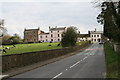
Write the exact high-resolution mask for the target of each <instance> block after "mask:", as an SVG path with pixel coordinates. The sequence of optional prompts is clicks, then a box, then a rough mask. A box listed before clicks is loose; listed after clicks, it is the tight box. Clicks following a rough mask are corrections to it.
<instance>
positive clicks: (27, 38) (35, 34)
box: [24, 28, 41, 42]
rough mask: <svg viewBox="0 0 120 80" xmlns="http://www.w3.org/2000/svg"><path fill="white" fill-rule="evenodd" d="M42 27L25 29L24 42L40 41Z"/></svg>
mask: <svg viewBox="0 0 120 80" xmlns="http://www.w3.org/2000/svg"><path fill="white" fill-rule="evenodd" d="M40 33H41V31H40V29H39V28H38V29H25V30H24V42H38V41H39V35H40Z"/></svg>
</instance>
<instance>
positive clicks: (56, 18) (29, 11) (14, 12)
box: [0, 0, 102, 38]
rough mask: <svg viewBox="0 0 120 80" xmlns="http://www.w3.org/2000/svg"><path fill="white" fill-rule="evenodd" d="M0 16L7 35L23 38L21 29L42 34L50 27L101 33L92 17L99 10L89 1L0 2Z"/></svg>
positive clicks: (25, 0) (13, 0)
mask: <svg viewBox="0 0 120 80" xmlns="http://www.w3.org/2000/svg"><path fill="white" fill-rule="evenodd" d="M0 8H1V9H2V11H1V12H2V13H0V15H1V17H0V18H2V19H5V27H6V28H7V31H8V34H10V35H13V34H15V33H17V34H19V35H20V36H21V37H22V38H23V36H24V34H23V32H24V29H25V28H27V29H36V28H38V27H40V29H41V30H42V31H44V32H48V31H49V26H51V27H55V26H58V27H61V26H62V27H64V26H66V27H69V26H75V27H77V28H78V29H79V30H80V32H81V33H82V34H84V33H88V30H94V29H95V28H96V29H97V30H102V26H101V25H100V24H98V23H97V20H96V17H97V15H98V14H99V13H100V10H99V9H97V8H95V7H94V4H92V3H91V0H89V1H88V0H85V1H80V0H71V1H68V0H61V1H60V0H57V1H55V0H51V1H50V0H49V1H47V0H44V1H43V0H39V1H38V0H36V1H35V0H34V1H33V0H29V1H28V0H24V1H23V0H21V1H19V0H18V1H17V0H16V1H15V0H12V1H10V0H9V1H7V0H5V1H3V2H0Z"/></svg>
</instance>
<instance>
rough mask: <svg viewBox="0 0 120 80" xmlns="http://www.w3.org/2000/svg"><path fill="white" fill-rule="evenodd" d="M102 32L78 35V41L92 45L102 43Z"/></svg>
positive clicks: (95, 31)
mask: <svg viewBox="0 0 120 80" xmlns="http://www.w3.org/2000/svg"><path fill="white" fill-rule="evenodd" d="M102 34H103V31H97V30H96V29H95V30H94V31H88V34H80V35H79V37H78V41H79V42H80V41H91V42H92V43H97V42H101V41H102Z"/></svg>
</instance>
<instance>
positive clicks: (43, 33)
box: [41, 33, 49, 35]
mask: <svg viewBox="0 0 120 80" xmlns="http://www.w3.org/2000/svg"><path fill="white" fill-rule="evenodd" d="M41 34H42V35H44V34H49V33H41Z"/></svg>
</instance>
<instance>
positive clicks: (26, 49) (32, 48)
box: [0, 41, 86, 55]
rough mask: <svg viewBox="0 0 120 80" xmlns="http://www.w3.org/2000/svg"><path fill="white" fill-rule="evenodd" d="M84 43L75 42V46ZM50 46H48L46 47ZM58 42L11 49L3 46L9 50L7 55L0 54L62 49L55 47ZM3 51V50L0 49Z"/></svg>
mask: <svg viewBox="0 0 120 80" xmlns="http://www.w3.org/2000/svg"><path fill="white" fill-rule="evenodd" d="M83 43H86V42H84V41H82V42H77V45H80V44H83ZM50 44H51V45H52V46H48V45H50ZM58 44H59V42H54V43H32V44H16V45H15V46H16V47H13V45H4V47H5V48H6V47H9V48H10V50H7V49H5V50H6V51H7V53H2V55H7V54H15V53H24V52H33V51H42V50H50V49H59V48H62V46H57V45H58ZM0 49H4V48H0Z"/></svg>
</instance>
